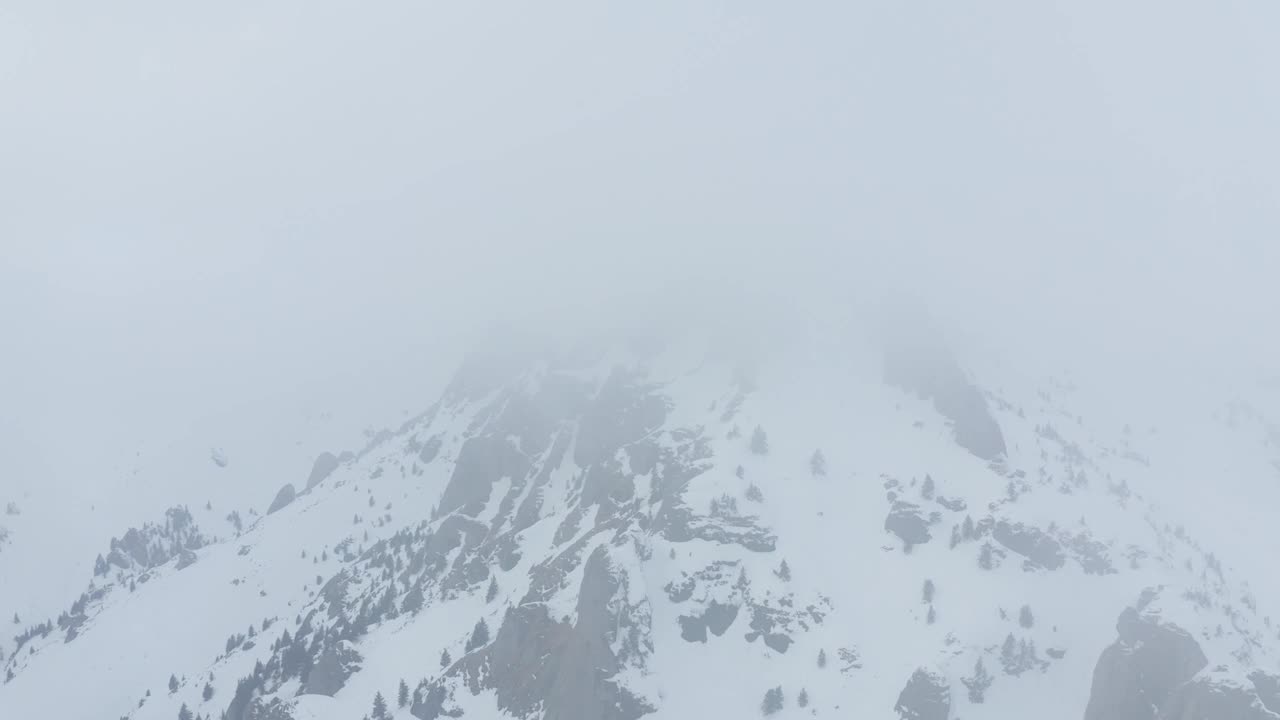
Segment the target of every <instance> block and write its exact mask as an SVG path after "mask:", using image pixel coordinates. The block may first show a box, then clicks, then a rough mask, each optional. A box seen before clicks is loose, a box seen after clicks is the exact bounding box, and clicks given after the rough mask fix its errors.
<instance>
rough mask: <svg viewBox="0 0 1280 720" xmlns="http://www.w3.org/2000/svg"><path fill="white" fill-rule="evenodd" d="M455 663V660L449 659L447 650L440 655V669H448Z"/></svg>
mask: <svg viewBox="0 0 1280 720" xmlns="http://www.w3.org/2000/svg"><path fill="white" fill-rule="evenodd" d="M452 663H453V658H451V657H449V651H448V650H445V651H444V652H441V653H440V667H441V668H447V667H449V665H451V664H452Z"/></svg>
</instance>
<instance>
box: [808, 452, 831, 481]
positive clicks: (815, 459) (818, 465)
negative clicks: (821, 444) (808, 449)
mask: <svg viewBox="0 0 1280 720" xmlns="http://www.w3.org/2000/svg"><path fill="white" fill-rule="evenodd" d="M809 472H811V473H813V476H814V477H822V476H824V475H826V474H827V456H826V455H823V454H822V450H821V449H818V450H814V451H813V455H811V456H810V457H809Z"/></svg>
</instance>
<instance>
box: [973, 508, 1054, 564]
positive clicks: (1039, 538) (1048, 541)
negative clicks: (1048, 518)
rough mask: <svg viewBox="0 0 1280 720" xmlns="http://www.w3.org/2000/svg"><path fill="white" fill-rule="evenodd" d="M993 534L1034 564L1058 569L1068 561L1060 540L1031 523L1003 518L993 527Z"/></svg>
mask: <svg viewBox="0 0 1280 720" xmlns="http://www.w3.org/2000/svg"><path fill="white" fill-rule="evenodd" d="M991 536H992V537H994V538H995V539H996V541H997V542H999V543H1000V544H1001V545H1004V546H1005V547H1007V548H1009V549H1010V550H1012V551H1014V552H1016V553H1018V554H1019V555H1021V556H1023V557H1025V558H1026V559H1027V560H1029V561H1030V562H1031V563H1032V564H1033V565H1034V566H1037V567H1042V568H1045V569H1047V570H1057V569H1058V568H1060V567H1062V565H1063V563H1065V562H1066V556H1065V555H1064V554H1063V552H1062V546H1061V545H1059V544H1058V541H1057V540H1054V539H1053V537H1052V536H1050V535H1049V534H1048V533H1045V532H1042V531H1041V530H1038V529H1036V528H1034V527H1031V526H1030V525H1023V524H1022V523H1010V522H1008V521H1005V520H1001V521H1000V522H998V523H996V525H995V527H994V528H992V531H991Z"/></svg>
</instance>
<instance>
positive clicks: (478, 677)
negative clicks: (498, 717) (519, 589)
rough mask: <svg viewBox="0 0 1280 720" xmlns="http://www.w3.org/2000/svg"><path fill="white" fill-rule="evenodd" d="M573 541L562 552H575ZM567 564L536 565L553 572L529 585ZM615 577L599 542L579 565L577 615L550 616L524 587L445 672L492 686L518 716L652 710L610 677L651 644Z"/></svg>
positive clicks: (560, 572) (548, 718)
mask: <svg viewBox="0 0 1280 720" xmlns="http://www.w3.org/2000/svg"><path fill="white" fill-rule="evenodd" d="M577 545H578V543H575V547H574V548H570V549H569V550H566V551H565V552H566V553H573V552H576V551H577V547H576V546H577ZM572 564H573V563H561V564H560V565H555V564H554V563H553V565H549V566H543V567H541V568H538V569H535V572H540V573H542V574H550V575H553V576H554V577H546V578H543V579H542V580H537V579H535V586H539V585H542V586H546V587H548V588H550V587H552V586H558V585H559V583H560V582H561V580H562V578H563V577H564V571H565V569H566V568H567V567H571V565H572ZM622 582H624V580H623V577H622V576H621V575H620V574H619V573H618V572H616V571H615V570H614V569H613V568H612V567H611V562H610V560H609V556H608V553H607V551H606V550H605V548H604V547H603V546H600V547H597V548H596V549H595V550H594V551H593V552H592V553H591V556H590V557H589V558H588V559H587V561H586V565H585V567H584V568H583V576H582V584H581V586H580V588H579V590H578V606H577V622H576V623H574V624H570V623H568V622H565V621H563V620H556V619H553V618H551V617H550V616H549V615H548V614H547V609H546V606H545V605H543V604H540V603H536V602H535V601H534V599H535V598H538V597H541V593H542V592H543V591H542V590H539V589H538V587H534V588H531V589H530V591H529V595H528V596H526V601H525V602H522V603H521V604H520V605H518V606H516V607H514V608H510V609H508V610H507V613H506V616H505V617H504V619H503V621H502V626H501V628H500V629H499V630H498V633H497V635H496V636H495V637H494V640H493V642H492V643H490V644H489V645H488V646H486V647H485V648H484V649H482V650H478V651H476V652H475V653H473V654H471V655H468V656H467V657H466V658H465V659H464V660H463V661H460V662H459V663H458V664H457V665H456V666H455V668H454V670H452V671H451V672H454V673H461V674H462V676H463V678H464V679H465V680H466V682H467V683H468V685H469V686H470V688H471V691H472V692H473V693H478V692H480V691H481V690H483V689H492V690H495V691H496V692H497V697H498V706H499V707H500V708H502V709H503V710H505V711H507V712H509V713H511V714H512V715H515V716H518V717H530V716H532V715H533V714H534V713H535V712H541V713H542V714H541V716H540V717H542V718H544V720H578V719H580V718H593V719H598V720H635V719H636V718H639V717H641V716H642V715H645V714H647V713H650V712H653V710H654V708H652V707H651V706H649V705H648V704H647V703H645V702H644V701H643V700H642V699H640V698H638V697H636V696H634V695H633V694H632V693H631V692H630V691H629V690H627V689H626V688H625V687H623V686H621V685H620V684H619V683H618V682H617V681H616V680H615V679H614V677H615V676H616V675H617V674H618V673H619V672H620V671H621V670H622V669H623V667H624V666H626V665H627V664H630V663H631V662H633V661H638V660H639V659H641V658H643V657H644V656H646V655H647V654H648V653H650V652H652V648H651V647H650V646H649V645H648V640H647V639H646V638H647V627H646V625H645V623H647V620H648V616H647V614H639V612H638V609H637V608H632V607H630V606H629V605H627V604H626V603H625V602H619V601H618V597H619V593H620V591H621V590H622ZM615 647H616V648H617V652H616V654H615V650H614V648H615ZM427 705H428V703H426V702H424V703H422V710H421V713H420V712H419V710H418V708H419V705H418V704H417V703H415V711H414V715H415V716H417V717H419V718H423V719H424V720H425V719H426V718H429V717H433V716H432V715H431V714H430V708H428V707H427Z"/></svg>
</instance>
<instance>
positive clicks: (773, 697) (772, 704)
mask: <svg viewBox="0 0 1280 720" xmlns="http://www.w3.org/2000/svg"><path fill="white" fill-rule="evenodd" d="M782 704H783V696H782V688H781V687H776V688H772V689H769V690H766V691H765V693H764V701H763V702H761V703H760V711H761V712H762V713H764V714H765V715H773V714H775V713H777V712H778V711H779V710H781V709H782Z"/></svg>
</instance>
